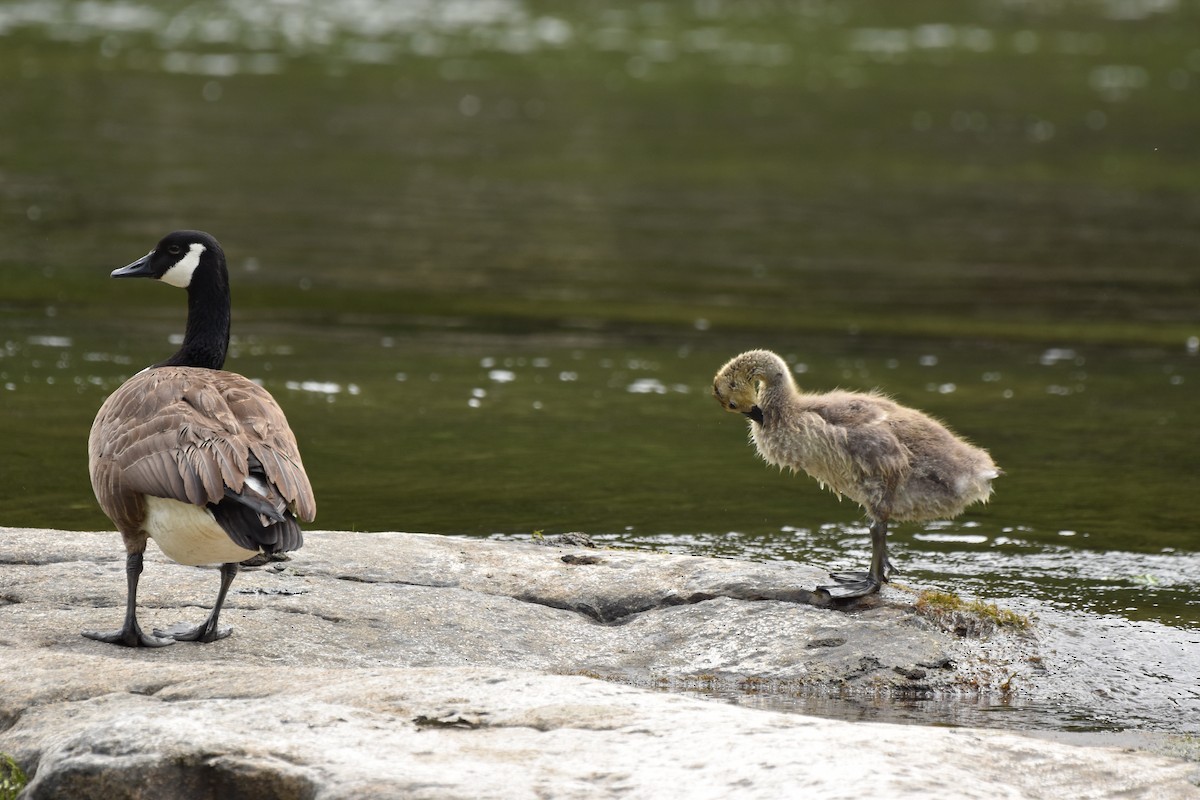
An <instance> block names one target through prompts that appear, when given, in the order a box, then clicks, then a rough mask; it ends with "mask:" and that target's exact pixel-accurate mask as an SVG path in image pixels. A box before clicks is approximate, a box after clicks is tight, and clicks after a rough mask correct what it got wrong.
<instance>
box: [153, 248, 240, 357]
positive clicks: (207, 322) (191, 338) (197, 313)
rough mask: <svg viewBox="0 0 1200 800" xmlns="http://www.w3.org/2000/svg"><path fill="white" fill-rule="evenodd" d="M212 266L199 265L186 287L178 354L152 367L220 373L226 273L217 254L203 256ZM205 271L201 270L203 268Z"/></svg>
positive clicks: (225, 323)
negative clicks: (186, 314) (185, 368)
mask: <svg viewBox="0 0 1200 800" xmlns="http://www.w3.org/2000/svg"><path fill="white" fill-rule="evenodd" d="M210 255H211V257H212V258H213V263H212V264H211V265H202V267H201V268H199V269H197V270H196V271H195V273H194V274H193V276H192V282H191V284H190V285H189V286H188V290H187V293H188V317H187V328H186V329H185V330H184V333H183V346H182V347H180V348H179V352H177V353H176V354H175V355H173V356H171V357H170V358H168V359H167V360H166V361H163V362H162V363H160V364H156V365H155V366H159V367H204V368H206V369H221V368H222V367H223V366H224V365H225V354H226V352H228V350H229V320H230V312H229V273H228V271H227V270H226V269H225V256H224V255H223V254H222V253H221V252H220V251H219V250H218V251H216V252H211V253H205V254H204V257H205V258H208V257H209V256H210ZM206 266H207V267H208V268H204V267H206Z"/></svg>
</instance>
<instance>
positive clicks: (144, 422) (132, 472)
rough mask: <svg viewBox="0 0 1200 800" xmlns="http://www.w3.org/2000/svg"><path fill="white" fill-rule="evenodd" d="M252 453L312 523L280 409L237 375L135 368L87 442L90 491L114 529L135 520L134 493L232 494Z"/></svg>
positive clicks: (186, 497) (203, 500)
mask: <svg viewBox="0 0 1200 800" xmlns="http://www.w3.org/2000/svg"><path fill="white" fill-rule="evenodd" d="M251 452H253V453H254V454H255V456H256V457H257V458H258V459H259V461H261V462H262V463H263V467H264V470H265V472H266V474H267V478H268V480H270V481H271V483H273V484H274V485H275V486H276V488H277V489H278V490H279V492H280V494H281V495H282V496H283V497H284V498H285V499H286V500H287V501H288V504H289V505H290V506H291V507H293V508H294V509H295V510H296V515H297V516H298V517H299V518H300V519H302V520H304V521H305V522H309V521H311V520H312V519H313V518H314V517H315V516H316V501H315V500H314V498H313V493H312V486H311V484H310V483H309V481H308V477H307V475H305V474H304V466H303V463H302V462H301V460H300V451H299V448H298V447H297V445H296V438H295V436H294V435H293V434H292V432H291V429H290V428H289V427H288V425H287V419H286V418H285V417H284V415H283V411H282V410H281V409H280V408H279V405H278V404H277V403H276V402H275V400H274V398H272V397H271V395H270V394H269V393H268V392H267V391H266V390H265V389H263V388H262V387H260V386H258V385H257V384H255V383H252V382H251V381H249V380H247V379H246V378H244V377H242V376H241V375H238V374H236V373H232V372H225V371H222V370H207V369H199V368H195V367H160V368H157V369H150V370H146V371H144V372H141V373H139V374H137V375H135V376H133V377H132V378H130V379H129V380H128V381H126V382H125V383H124V384H123V385H122V386H121V387H120V388H119V389H117V391H115V392H113V394H112V395H111V396H110V397H109V398H108V400H106V401H105V403H104V405H103V406H102V407H101V408H100V412H99V413H98V414H97V415H96V421H95V423H94V424H93V425H92V433H91V437H90V438H89V441H88V453H89V462H90V466H91V473H92V486H93V489H94V490H95V491H96V497H97V499H98V500H100V504H101V507H102V508H103V509H104V511H105V513H107V514H108V515H109V517H110V518H112V519H113V520H114V521H115V522H117V524H118V525H119V526H120V525H122V521H128V520H131V519H134V518H135V515H136V514H137V512H138V508H139V504H140V500H138V499H134V498H137V496H139V495H141V494H149V495H153V496H156V497H169V498H175V499H178V500H182V501H186V502H189V503H193V504H195V505H206V504H208V503H217V502H219V501H220V500H221V499H222V498H223V497H224V494H225V487H229V488H230V489H232V490H233V491H235V492H240V491H241V490H242V487H243V484H244V482H245V480H246V475H247V474H248V470H249V467H248V455H249V453H251ZM131 496H132V498H131Z"/></svg>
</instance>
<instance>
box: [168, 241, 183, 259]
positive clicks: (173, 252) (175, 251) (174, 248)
mask: <svg viewBox="0 0 1200 800" xmlns="http://www.w3.org/2000/svg"><path fill="white" fill-rule="evenodd" d="M167 252H168V253H170V254H171V255H173V256H177V255H179V254H180V253H182V252H183V248H182V247H180V246H179V245H177V244H173V245H170V246H168V247H167Z"/></svg>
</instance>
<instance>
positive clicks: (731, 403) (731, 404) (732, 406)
mask: <svg viewBox="0 0 1200 800" xmlns="http://www.w3.org/2000/svg"><path fill="white" fill-rule="evenodd" d="M729 407H730V408H737V403H735V402H733V401H732V400H730V401H729Z"/></svg>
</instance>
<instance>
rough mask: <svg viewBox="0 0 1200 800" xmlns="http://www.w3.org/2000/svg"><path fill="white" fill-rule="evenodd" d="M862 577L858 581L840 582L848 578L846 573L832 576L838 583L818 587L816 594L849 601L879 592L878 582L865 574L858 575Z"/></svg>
mask: <svg viewBox="0 0 1200 800" xmlns="http://www.w3.org/2000/svg"><path fill="white" fill-rule="evenodd" d="M859 574H860V575H863V576H864V577H863V578H862V579H860V580H842V579H843V578H848V577H850V576H849V574H847V573H841V575H840V577H839V576H838V575H834V576H832V577H833V579H834V580H835V581H838V583H836V584H833V585H830V586H818V587H817V592H818V594H820V593H824V594H826V595H828V596H829V597H831V598H833V599H834V600H850V599H852V598H855V597H866V596H867V595H872V594H875V593H876V592H878V591H879V586H880V582H879V581H878V580H876V579H875V578H872V577H871V576H869V575H866V573H859Z"/></svg>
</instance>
